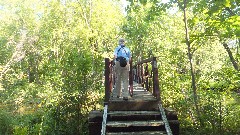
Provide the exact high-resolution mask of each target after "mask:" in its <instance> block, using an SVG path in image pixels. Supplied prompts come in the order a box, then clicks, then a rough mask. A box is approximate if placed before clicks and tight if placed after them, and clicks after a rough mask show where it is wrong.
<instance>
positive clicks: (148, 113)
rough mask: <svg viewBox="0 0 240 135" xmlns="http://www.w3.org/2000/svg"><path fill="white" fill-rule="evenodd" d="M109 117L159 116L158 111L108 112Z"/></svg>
mask: <svg viewBox="0 0 240 135" xmlns="http://www.w3.org/2000/svg"><path fill="white" fill-rule="evenodd" d="M108 114H109V115H121V116H125V115H156V114H160V112H159V111H110V112H109V113H108Z"/></svg>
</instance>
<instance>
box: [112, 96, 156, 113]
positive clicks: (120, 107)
mask: <svg viewBox="0 0 240 135" xmlns="http://www.w3.org/2000/svg"><path fill="white" fill-rule="evenodd" d="M108 110H109V111H155V110H158V101H157V100H156V99H155V100H128V101H124V100H120V101H109V103H108Z"/></svg>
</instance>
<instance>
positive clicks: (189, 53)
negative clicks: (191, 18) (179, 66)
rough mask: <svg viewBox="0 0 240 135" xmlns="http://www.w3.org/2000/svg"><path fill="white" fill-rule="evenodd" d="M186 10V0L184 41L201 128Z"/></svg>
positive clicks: (185, 1) (185, 5) (185, 3)
mask: <svg viewBox="0 0 240 135" xmlns="http://www.w3.org/2000/svg"><path fill="white" fill-rule="evenodd" d="M186 8H187V0H184V7H183V13H184V24H185V39H186V45H187V47H188V59H189V64H190V70H191V77H192V89H193V98H194V105H195V108H196V113H197V118H198V120H199V122H200V125H201V126H202V125H203V123H202V121H201V118H200V111H199V107H198V96H197V87H196V79H195V72H194V69H193V64H192V53H191V45H190V40H189V33H188V24H187V15H186Z"/></svg>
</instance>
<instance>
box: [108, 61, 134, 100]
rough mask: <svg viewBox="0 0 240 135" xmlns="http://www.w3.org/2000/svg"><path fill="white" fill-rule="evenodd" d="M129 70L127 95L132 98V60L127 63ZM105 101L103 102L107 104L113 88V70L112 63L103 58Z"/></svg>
mask: <svg viewBox="0 0 240 135" xmlns="http://www.w3.org/2000/svg"><path fill="white" fill-rule="evenodd" d="M129 64H130V69H129V93H130V95H131V96H132V95H133V76H132V75H133V73H132V71H133V70H132V60H130V62H129ZM104 76H105V83H104V85H105V99H104V102H105V104H107V102H108V101H109V98H110V95H111V93H112V91H113V87H114V85H115V78H116V76H115V68H114V61H110V59H109V58H105V71H104Z"/></svg>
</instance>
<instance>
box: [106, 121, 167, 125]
mask: <svg viewBox="0 0 240 135" xmlns="http://www.w3.org/2000/svg"><path fill="white" fill-rule="evenodd" d="M162 125H164V123H163V121H160V120H149V121H109V122H107V127H130V126H137V127H143V126H144V127H147V126H162Z"/></svg>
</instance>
